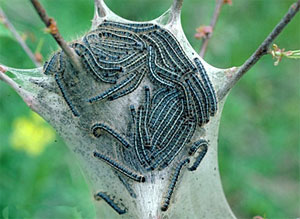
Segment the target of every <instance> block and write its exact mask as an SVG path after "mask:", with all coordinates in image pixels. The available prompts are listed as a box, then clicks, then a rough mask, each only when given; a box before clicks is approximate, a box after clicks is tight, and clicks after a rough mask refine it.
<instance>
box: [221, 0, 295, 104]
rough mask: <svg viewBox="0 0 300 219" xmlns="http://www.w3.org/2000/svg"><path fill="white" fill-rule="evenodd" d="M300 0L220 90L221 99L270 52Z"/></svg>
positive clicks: (293, 14)
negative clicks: (272, 44) (271, 46)
mask: <svg viewBox="0 0 300 219" xmlns="http://www.w3.org/2000/svg"><path fill="white" fill-rule="evenodd" d="M299 9H300V0H298V1H297V2H295V3H294V4H292V5H291V7H290V8H289V10H288V12H287V13H286V14H285V15H284V17H283V18H282V19H281V20H280V22H279V23H278V24H277V25H276V26H275V28H274V29H273V30H272V32H271V33H270V34H269V35H268V37H267V38H266V39H265V40H264V41H263V42H262V44H261V45H260V46H259V47H258V49H257V50H256V51H255V52H254V53H253V54H252V55H251V56H250V58H248V59H247V61H246V62H245V63H244V64H243V65H242V66H241V67H240V68H239V69H238V70H237V72H235V73H234V74H233V75H232V77H231V80H230V81H229V82H228V83H227V84H226V86H224V88H222V89H220V90H219V93H218V96H219V99H222V98H223V97H224V96H225V95H226V94H227V93H228V91H229V90H230V88H232V87H233V86H234V84H236V83H237V81H238V80H239V79H240V78H241V77H242V76H243V75H244V74H245V73H246V72H247V71H248V70H249V69H250V68H251V67H253V65H254V64H255V63H256V62H257V61H258V60H259V59H260V58H261V57H262V56H263V55H266V54H267V53H268V49H269V47H270V45H271V43H272V42H273V41H274V40H275V38H276V37H277V36H278V35H279V34H280V33H281V31H282V30H283V29H284V28H285V27H286V26H287V24H288V23H289V22H290V21H291V20H292V18H293V17H294V16H295V15H296V14H297V12H299Z"/></svg>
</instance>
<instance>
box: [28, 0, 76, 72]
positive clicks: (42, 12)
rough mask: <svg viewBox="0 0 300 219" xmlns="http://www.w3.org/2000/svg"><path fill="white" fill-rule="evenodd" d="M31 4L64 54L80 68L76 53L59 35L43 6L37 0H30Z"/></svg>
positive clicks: (54, 23)
mask: <svg viewBox="0 0 300 219" xmlns="http://www.w3.org/2000/svg"><path fill="white" fill-rule="evenodd" d="M30 1H31V3H32V5H33V6H34V8H35V10H36V11H37V13H38V14H39V16H40V18H41V19H42V21H43V22H44V23H45V25H46V27H47V28H49V30H50V33H51V35H52V36H53V37H54V39H55V40H56V42H57V43H58V45H59V46H60V47H61V48H62V50H63V51H64V52H65V54H66V55H67V56H68V57H69V58H70V61H71V63H72V65H73V66H74V67H75V68H76V69H77V70H78V71H81V70H82V66H81V62H80V59H79V57H78V56H77V54H76V53H75V52H74V50H73V49H71V48H70V47H69V46H68V44H67V43H66V42H65V40H64V39H63V37H62V36H61V35H60V33H59V31H58V28H57V26H56V22H55V20H54V19H53V18H50V17H49V16H48V15H47V13H46V10H45V9H44V8H43V6H42V5H41V4H40V3H39V1H38V0H30Z"/></svg>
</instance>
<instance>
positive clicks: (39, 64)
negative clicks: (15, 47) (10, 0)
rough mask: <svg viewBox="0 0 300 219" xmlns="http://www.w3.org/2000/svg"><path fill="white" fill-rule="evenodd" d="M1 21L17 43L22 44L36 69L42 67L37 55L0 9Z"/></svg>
mask: <svg viewBox="0 0 300 219" xmlns="http://www.w3.org/2000/svg"><path fill="white" fill-rule="evenodd" d="M0 19H2V22H3V24H4V25H5V26H6V27H7V29H8V30H9V31H10V32H11V33H12V34H13V36H14V37H15V38H16V40H17V42H18V43H19V44H20V46H21V47H22V49H23V50H24V51H25V53H26V54H27V55H28V57H29V58H30V59H31V61H32V62H33V63H34V65H35V66H36V67H40V66H41V63H40V62H38V61H37V59H36V57H35V55H34V54H33V52H32V51H31V50H30V48H29V47H28V46H27V45H26V43H25V41H24V40H23V39H22V37H21V36H20V34H19V33H18V32H17V30H16V28H15V27H14V26H13V24H12V23H11V22H10V21H9V19H8V18H7V16H6V14H5V13H4V11H3V10H2V8H1V7H0Z"/></svg>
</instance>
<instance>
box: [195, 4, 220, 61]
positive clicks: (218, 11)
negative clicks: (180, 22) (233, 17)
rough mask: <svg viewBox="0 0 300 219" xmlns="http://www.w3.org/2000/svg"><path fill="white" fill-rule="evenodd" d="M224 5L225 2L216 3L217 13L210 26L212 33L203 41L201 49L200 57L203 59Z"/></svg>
mask: <svg viewBox="0 0 300 219" xmlns="http://www.w3.org/2000/svg"><path fill="white" fill-rule="evenodd" d="M223 4H224V0H217V2H216V8H215V11H214V15H213V17H212V19H211V22H210V26H211V28H212V31H211V33H209V34H208V35H207V36H205V37H204V38H203V40H202V47H201V50H200V53H199V55H200V57H202V58H203V57H204V54H205V52H206V49H207V45H208V41H209V39H210V38H211V37H212V34H213V31H214V29H215V26H216V23H217V21H218V18H219V15H220V12H221V8H222V5H223Z"/></svg>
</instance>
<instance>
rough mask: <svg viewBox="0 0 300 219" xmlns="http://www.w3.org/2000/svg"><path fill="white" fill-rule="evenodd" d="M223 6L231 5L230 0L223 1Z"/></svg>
mask: <svg viewBox="0 0 300 219" xmlns="http://www.w3.org/2000/svg"><path fill="white" fill-rule="evenodd" d="M223 4H228V5H232V0H223Z"/></svg>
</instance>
